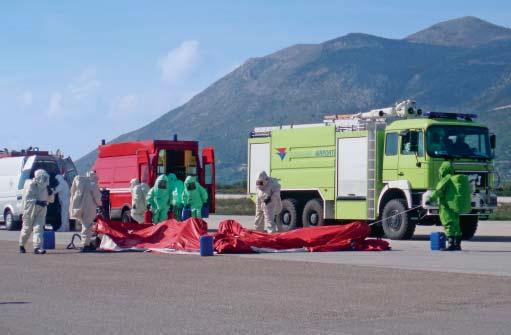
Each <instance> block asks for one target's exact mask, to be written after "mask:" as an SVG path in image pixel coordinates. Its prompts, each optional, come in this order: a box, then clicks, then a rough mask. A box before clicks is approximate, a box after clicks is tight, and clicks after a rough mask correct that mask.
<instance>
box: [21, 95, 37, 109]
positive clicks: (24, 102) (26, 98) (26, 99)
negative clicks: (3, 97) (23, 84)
mask: <svg viewBox="0 0 511 335" xmlns="http://www.w3.org/2000/svg"><path fill="white" fill-rule="evenodd" d="M17 100H18V104H19V106H20V107H21V109H25V108H27V107H30V106H31V105H32V102H33V100H34V98H33V96H32V92H31V91H25V92H23V93H21V94H20V95H19V96H18V98H17Z"/></svg>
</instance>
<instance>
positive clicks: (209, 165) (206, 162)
mask: <svg viewBox="0 0 511 335" xmlns="http://www.w3.org/2000/svg"><path fill="white" fill-rule="evenodd" d="M202 166H203V171H204V186H205V187H206V190H207V191H208V205H209V211H210V212H211V213H214V212H215V205H216V203H215V196H216V181H215V179H216V178H215V172H216V171H215V149H213V148H212V147H207V148H204V149H203V150H202Z"/></svg>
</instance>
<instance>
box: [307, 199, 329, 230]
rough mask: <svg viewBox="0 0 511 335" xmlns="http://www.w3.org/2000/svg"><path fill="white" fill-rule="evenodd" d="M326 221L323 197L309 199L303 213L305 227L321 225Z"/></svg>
mask: <svg viewBox="0 0 511 335" xmlns="http://www.w3.org/2000/svg"><path fill="white" fill-rule="evenodd" d="M324 222H325V221H324V219H323V204H322V202H321V199H311V200H309V201H307V203H306V204H305V207H304V208H303V214H302V224H303V227H319V226H322V225H324Z"/></svg>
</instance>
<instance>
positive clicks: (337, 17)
mask: <svg viewBox="0 0 511 335" xmlns="http://www.w3.org/2000/svg"><path fill="white" fill-rule="evenodd" d="M467 15H471V16H477V17H479V18H481V19H484V20H487V21H490V22H492V23H494V24H498V25H502V26H505V27H511V1H491V0H487V1H470V0H465V1H445V0H443V1H436V0H429V1H409V0H408V1H392V0H389V1H377V0H375V1H365V0H357V1H328V0H321V1H313V0H310V1H299V0H295V1H291V0H289V1H285V0H280V1H279V0H274V1H263V0H259V1H253V0H252V1H248V0H247V1H244V0H238V1H235V0H232V1H223V0H215V1H206V0H204V1H193V0H188V1H170V0H169V1H156V0H154V1H129V0H122V1H117V0H109V1H104V0H103V1H95V0H88V1H78V0H77V1H57V0H55V1H50V0H47V1H44V0H40V1H35V0H34V1H23V0H17V1H10V2H7V1H3V2H1V3H0V53H1V55H0V102H1V104H0V116H1V120H2V121H1V123H0V126H1V129H0V148H8V149H18V150H19V149H22V148H27V147H29V146H37V147H39V148H41V149H50V150H53V151H55V150H57V149H60V150H62V151H63V152H64V153H65V154H66V155H71V157H72V158H73V159H75V160H76V159H78V158H80V157H81V156H83V155H84V154H86V153H88V152H89V151H91V150H92V149H94V148H95V147H96V146H97V145H98V144H99V143H100V141H101V139H106V140H107V141H109V140H112V139H114V138H115V137H117V136H119V135H121V134H123V133H126V132H128V131H131V130H135V129H137V128H140V127H142V126H144V125H146V124H147V123H149V122H151V121H153V120H155V119H157V118H158V117H159V116H161V115H163V114H165V113H166V112H168V111H170V110H172V109H173V108H175V107H178V106H180V105H182V104H184V103H186V102H187V101H188V100H189V99H190V98H192V97H193V96H194V95H196V94H198V93H200V92H201V91H202V90H203V89H205V88H206V87H208V86H209V85H210V84H212V83H214V82H215V81H216V80H218V79H220V78H221V77H223V76H224V75H226V74H228V73H229V72H231V71H233V70H234V69H235V68H236V67H238V66H240V65H242V64H243V63H244V62H245V61H246V60H247V59H248V58H251V57H261V56H265V55H267V54H270V53H273V52H275V51H277V50H279V49H282V48H285V47H287V46H290V45H293V44H298V43H321V42H323V41H326V40H329V39H333V38H336V37H340V36H343V35H346V34H348V33H351V32H362V33H367V34H373V35H378V36H382V37H387V38H403V37H406V36H408V35H410V34H412V33H414V32H417V31H419V30H421V29H425V28H427V27H428V26H430V25H433V24H435V23H438V22H441V21H445V20H449V19H452V18H457V17H462V16H467ZM183 126H186V125H183Z"/></svg>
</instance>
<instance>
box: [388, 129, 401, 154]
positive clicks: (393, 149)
mask: <svg viewBox="0 0 511 335" xmlns="http://www.w3.org/2000/svg"><path fill="white" fill-rule="evenodd" d="M397 139H398V135H397V133H388V134H387V135H386V136H385V156H395V155H397Z"/></svg>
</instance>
